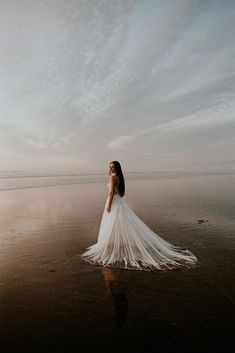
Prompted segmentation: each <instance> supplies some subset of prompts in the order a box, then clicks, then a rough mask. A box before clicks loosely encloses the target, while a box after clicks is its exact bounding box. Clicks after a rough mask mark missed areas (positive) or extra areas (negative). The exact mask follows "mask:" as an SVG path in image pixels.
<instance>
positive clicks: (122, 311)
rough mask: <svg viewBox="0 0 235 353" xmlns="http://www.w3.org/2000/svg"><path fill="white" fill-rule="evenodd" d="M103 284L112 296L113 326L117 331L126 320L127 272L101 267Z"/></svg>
mask: <svg viewBox="0 0 235 353" xmlns="http://www.w3.org/2000/svg"><path fill="white" fill-rule="evenodd" d="M102 272H103V275H104V282H105V285H106V287H107V289H108V290H109V292H110V293H111V295H112V298H113V306H114V316H115V324H116V328H117V329H118V330H121V329H122V326H123V324H124V323H125V322H126V320H127V313H128V299H127V295H126V289H127V283H128V277H129V276H128V271H125V270H120V269H112V268H109V267H103V268H102Z"/></svg>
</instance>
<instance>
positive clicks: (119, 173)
mask: <svg viewBox="0 0 235 353" xmlns="http://www.w3.org/2000/svg"><path fill="white" fill-rule="evenodd" d="M111 163H112V164H114V167H115V170H116V175H117V176H118V178H119V185H118V193H119V195H120V196H121V197H123V196H124V195H125V180H124V176H123V174H122V167H121V164H120V163H119V162H118V161H112V162H111ZM111 163H110V164H111Z"/></svg>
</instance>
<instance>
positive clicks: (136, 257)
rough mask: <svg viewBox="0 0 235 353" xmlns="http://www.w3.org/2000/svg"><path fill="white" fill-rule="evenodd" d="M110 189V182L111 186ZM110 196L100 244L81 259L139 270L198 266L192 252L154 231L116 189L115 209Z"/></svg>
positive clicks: (101, 229)
mask: <svg viewBox="0 0 235 353" xmlns="http://www.w3.org/2000/svg"><path fill="white" fill-rule="evenodd" d="M108 187H109V188H110V183H109V184H108ZM108 202H109V197H108V199H107V201H106V204H105V208H104V213H103V216H102V220H101V224H100V229H99V234H98V241H97V243H96V244H94V245H92V246H90V247H89V248H88V249H87V250H86V251H85V252H84V253H83V254H82V255H81V257H82V258H83V259H84V260H86V261H88V262H89V263H91V264H95V265H103V266H108V267H114V268H126V269H137V270H170V269H175V268H178V267H186V268H187V267H192V266H196V265H197V264H198V260H197V258H196V256H195V255H194V254H192V253H191V252H190V251H189V250H188V249H184V248H180V247H177V246H174V245H172V244H170V243H168V242H167V241H165V240H163V239H162V238H161V237H160V236H159V235H158V234H156V233H155V232H153V231H152V230H151V229H150V228H149V227H148V226H147V225H146V224H145V223H144V222H143V221H142V220H141V219H140V218H139V217H138V216H137V215H136V214H135V213H134V212H133V211H132V210H131V208H130V207H129V206H128V204H127V203H126V201H125V197H121V196H120V195H119V193H118V189H117V188H116V187H115V188H114V196H113V200H112V209H111V212H110V213H108V212H107V211H106V208H107V206H108Z"/></svg>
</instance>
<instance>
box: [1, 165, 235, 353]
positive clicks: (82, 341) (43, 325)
mask: <svg viewBox="0 0 235 353" xmlns="http://www.w3.org/2000/svg"><path fill="white" fill-rule="evenodd" d="M49 179H50V178H47V179H43V178H40V182H39V178H38V179H37V180H36V179H33V178H31V179H30V180H29V178H28V181H27V180H23V179H22V178H21V180H20V181H19V180H11V181H10V182H9V180H6V178H5V179H4V184H2V185H3V186H2V188H1V187H0V189H1V191H0V195H1V199H0V226H1V228H0V229H1V236H0V249H1V256H0V300H1V312H0V332H1V333H0V334H1V352H2V353H8V352H9V353H10V352H12V353H13V352H21V351H22V352H31V353H64V352H83V351H84V352H85V351H86V352H89V353H90V352H125V353H132V352H147V351H148V352H160V353H161V352H173V353H174V352H178V351H181V352H182V351H183V352H200V353H201V352H211V351H213V350H215V349H219V350H222V349H223V351H224V352H226V353H227V352H233V351H234V349H235V340H234V329H235V324H234V322H235V321H234V319H235V283H234V273H235V262H234V251H235V215H234V214H235V173H229V172H228V173H175V174H174V173H173V174H169V173H167V172H166V173H149V174H145V173H130V174H128V175H127V176H126V195H125V198H126V200H127V203H128V204H129V205H130V207H131V208H132V209H133V210H134V212H136V214H137V215H138V216H139V217H140V218H141V219H142V220H143V221H144V222H145V223H146V224H147V225H148V226H149V227H150V228H151V229H153V230H154V231H155V232H156V233H157V234H158V235H160V236H161V237H162V238H164V239H165V240H167V241H169V242H171V243H173V244H175V245H179V246H183V247H187V248H189V249H190V250H191V251H192V252H193V253H194V254H195V255H196V256H197V257H198V259H199V261H200V266H198V267H195V268H191V269H187V270H185V269H184V270H172V271H168V272H165V271H164V272H162V271H153V272H150V271H134V270H120V269H111V268H104V267H101V266H92V265H90V264H88V263H86V262H85V261H83V260H82V259H81V258H80V255H81V254H82V252H83V251H84V250H85V249H86V248H87V247H88V246H89V245H92V244H94V243H95V242H96V241H97V236H98V230H99V224H100V221H101V217H102V213H103V210H104V205H105V201H106V198H107V193H108V189H107V183H108V181H109V180H108V175H94V176H86V175H83V176H73V177H70V179H69V178H67V179H66V177H60V178H56V179H52V178H51V179H50V181H49V182H48V180H49ZM45 180H46V181H45ZM58 180H60V181H59V182H58Z"/></svg>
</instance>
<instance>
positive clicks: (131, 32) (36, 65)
mask: <svg viewBox="0 0 235 353" xmlns="http://www.w3.org/2000/svg"><path fill="white" fill-rule="evenodd" d="M234 19H235V1H234V0H223V1H220V0H211V1H210V0H200V1H199V0H139V1H136V0H115V1H112V0H97V1H96V0H40V1H39V0H0V53H1V55H0V77H1V80H0V171H25V172H36V173H37V172H40V173H45V174H46V173H50V172H58V173H79V172H98V173H102V172H106V170H107V165H108V164H109V162H110V161H112V160H118V161H120V163H121V165H122V167H123V169H124V170H125V171H128V172H129V171H130V172H131V171H162V170H163V171H166V170H169V171H175V170H230V169H233V170H235V153H234V152H235V137H234V136H235V57H234V54H235V36H234V33H235V20H234Z"/></svg>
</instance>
